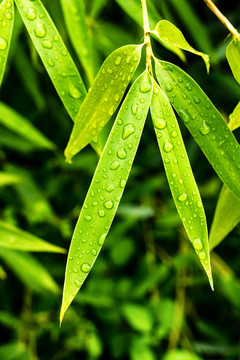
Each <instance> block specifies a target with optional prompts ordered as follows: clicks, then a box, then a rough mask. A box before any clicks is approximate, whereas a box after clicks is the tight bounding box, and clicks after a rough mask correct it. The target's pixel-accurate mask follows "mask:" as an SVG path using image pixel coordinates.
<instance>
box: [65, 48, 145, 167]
mask: <svg viewBox="0 0 240 360" xmlns="http://www.w3.org/2000/svg"><path fill="white" fill-rule="evenodd" d="M141 50H142V45H126V46H123V47H121V48H119V49H117V50H115V51H114V52H113V53H112V54H111V55H109V56H108V57H107V59H106V60H105V61H104V63H103V65H102V66H101V68H100V70H99V72H98V74H97V76H96V78H95V80H94V82H93V84H92V87H91V89H90V91H89V92H88V94H87V96H86V98H85V100H84V102H83V104H82V106H81V108H80V111H79V113H78V115H77V119H76V122H75V124H74V127H73V130H72V134H71V137H70V139H69V142H68V145H67V147H66V149H65V156H66V159H67V161H70V160H71V159H72V157H73V156H74V155H75V154H77V153H78V152H79V151H80V150H82V149H83V148H84V147H85V146H86V145H87V144H89V142H90V141H91V139H93V138H94V137H95V136H96V135H98V134H99V132H100V131H101V130H102V128H103V126H104V125H105V124H106V123H107V122H108V120H109V119H110V118H111V116H112V115H113V114H114V112H115V110H116V109H117V107H118V105H119V103H120V101H121V99H122V97H123V95H124V92H125V90H126V88H127V86H128V84H129V82H130V80H131V78H132V76H133V74H134V72H135V70H136V68H137V66H138V64H139V61H140V58H141Z"/></svg>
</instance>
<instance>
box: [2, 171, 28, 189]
mask: <svg viewBox="0 0 240 360" xmlns="http://www.w3.org/2000/svg"><path fill="white" fill-rule="evenodd" d="M21 181H23V179H22V178H21V176H18V175H15V174H9V173H7V172H4V171H0V186H5V185H11V184H16V183H19V182H21Z"/></svg>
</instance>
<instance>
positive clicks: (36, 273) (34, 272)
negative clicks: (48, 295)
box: [0, 248, 59, 294]
mask: <svg viewBox="0 0 240 360" xmlns="http://www.w3.org/2000/svg"><path fill="white" fill-rule="evenodd" d="M0 257H1V258H2V259H3V261H4V262H5V263H6V264H7V265H8V266H9V267H10V268H11V270H12V271H13V272H14V273H15V274H16V276H17V277H18V278H19V279H20V280H21V281H22V282H23V283H24V284H25V285H27V286H28V287H29V288H30V289H32V290H34V291H37V292H40V293H45V292H46V291H51V292H53V293H54V294H57V293H58V292H59V289H58V286H57V284H56V282H55V280H54V279H53V278H52V276H51V275H50V274H49V272H48V271H47V269H46V268H45V267H44V266H43V265H42V264H41V263H40V262H39V261H38V260H37V259H36V258H35V257H34V256H32V255H31V254H28V253H25V252H22V251H15V250H8V249H3V248H1V251H0Z"/></svg>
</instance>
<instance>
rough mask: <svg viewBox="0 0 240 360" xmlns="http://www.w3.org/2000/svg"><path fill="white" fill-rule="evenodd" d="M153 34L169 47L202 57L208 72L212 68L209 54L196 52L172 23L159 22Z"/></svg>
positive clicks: (166, 21)
mask: <svg viewBox="0 0 240 360" xmlns="http://www.w3.org/2000/svg"><path fill="white" fill-rule="evenodd" d="M152 33H153V34H155V35H156V36H158V37H159V39H161V40H162V41H164V42H166V43H167V44H169V45H172V46H176V47H178V48H180V49H182V50H186V51H190V52H191V53H193V54H195V55H198V56H201V57H202V59H203V61H204V62H205V65H206V68H207V72H209V68H210V60H209V56H208V55H207V54H204V53H202V52H200V51H197V50H195V49H194V48H193V47H192V46H191V45H189V43H188V42H187V40H186V39H185V37H184V35H183V33H182V32H181V31H180V30H179V29H178V28H177V27H176V26H175V25H174V24H172V23H171V22H170V21H168V20H161V21H159V22H158V24H157V26H156V28H155V30H154V31H152Z"/></svg>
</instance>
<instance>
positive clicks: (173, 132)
mask: <svg viewBox="0 0 240 360" xmlns="http://www.w3.org/2000/svg"><path fill="white" fill-rule="evenodd" d="M171 135H172V137H174V138H175V137H177V132H176V131H175V130H174V131H172V134H171Z"/></svg>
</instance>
